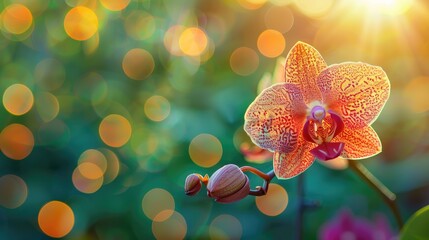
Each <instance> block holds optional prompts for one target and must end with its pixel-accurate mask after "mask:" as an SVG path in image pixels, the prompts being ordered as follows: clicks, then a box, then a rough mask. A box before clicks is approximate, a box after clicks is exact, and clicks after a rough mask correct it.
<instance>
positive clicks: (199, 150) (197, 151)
mask: <svg viewBox="0 0 429 240" xmlns="http://www.w3.org/2000/svg"><path fill="white" fill-rule="evenodd" d="M222 153H223V150H222V144H221V143H220V141H219V139H217V138H216V137H215V136H213V135H211V134H206V133H203V134H200V135H198V136H196V137H194V139H192V141H191V143H190V144H189V156H190V157H191V159H192V161H193V162H194V163H195V164H197V165H198V166H201V167H211V166H213V165H215V164H216V163H218V162H219V161H220V159H221V157H222Z"/></svg>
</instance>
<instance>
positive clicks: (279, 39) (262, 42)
mask: <svg viewBox="0 0 429 240" xmlns="http://www.w3.org/2000/svg"><path fill="white" fill-rule="evenodd" d="M257 45H258V50H259V52H261V53H262V55H264V56H265V57H269V58H276V57H278V56H280V55H281V54H282V53H283V51H284V50H285V47H286V40H285V38H284V36H283V34H282V33H281V32H279V31H277V30H274V29H267V30H265V31H263V32H262V33H261V34H259V36H258V41H257Z"/></svg>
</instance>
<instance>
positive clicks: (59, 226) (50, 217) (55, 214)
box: [38, 201, 75, 238]
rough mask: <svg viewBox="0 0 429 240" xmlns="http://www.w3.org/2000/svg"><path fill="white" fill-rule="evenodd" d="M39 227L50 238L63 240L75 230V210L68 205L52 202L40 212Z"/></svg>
mask: <svg viewBox="0 0 429 240" xmlns="http://www.w3.org/2000/svg"><path fill="white" fill-rule="evenodd" d="M38 222H39V227H40V229H41V230H42V231H43V233H45V234H46V235H48V236H49V237H53V238H61V237H64V236H66V235H67V234H69V233H70V231H71V230H72V229H73V226H74V223H75V218H74V213H73V210H72V209H71V208H70V207H69V205H67V204H66V203H63V202H60V201H51V202H48V203H46V204H45V205H44V206H43V207H42V208H41V209H40V211H39V216H38Z"/></svg>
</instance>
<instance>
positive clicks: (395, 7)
mask: <svg viewBox="0 0 429 240" xmlns="http://www.w3.org/2000/svg"><path fill="white" fill-rule="evenodd" d="M359 3H360V4H365V5H366V7H368V8H372V9H374V10H376V11H378V12H381V13H384V14H387V15H393V16H395V15H400V14H404V13H405V12H406V11H408V9H410V7H411V6H412V5H413V4H415V2H414V0H362V1H359Z"/></svg>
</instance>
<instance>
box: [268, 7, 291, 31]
mask: <svg viewBox="0 0 429 240" xmlns="http://www.w3.org/2000/svg"><path fill="white" fill-rule="evenodd" d="M264 20H265V26H266V27H267V28H268V29H274V30H276V31H279V32H281V33H286V32H288V31H289V30H290V29H291V28H292V26H293V23H294V21H295V18H294V16H293V13H292V11H291V10H290V8H289V7H288V6H285V7H277V6H272V7H271V8H269V9H268V10H267V11H266V12H265V17H264Z"/></svg>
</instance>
